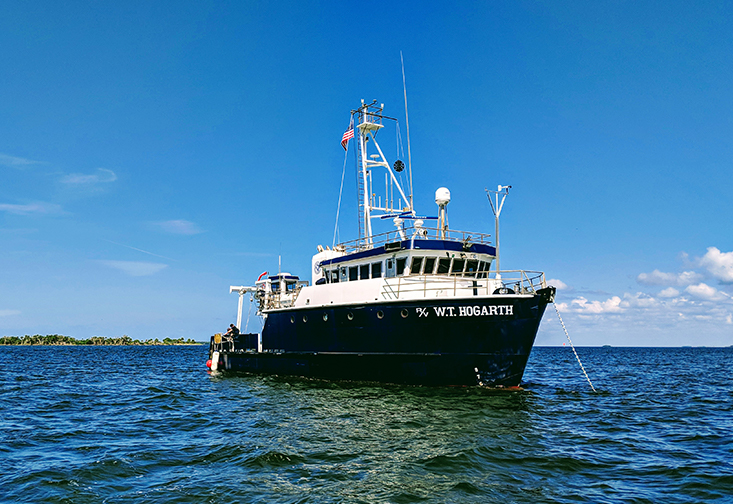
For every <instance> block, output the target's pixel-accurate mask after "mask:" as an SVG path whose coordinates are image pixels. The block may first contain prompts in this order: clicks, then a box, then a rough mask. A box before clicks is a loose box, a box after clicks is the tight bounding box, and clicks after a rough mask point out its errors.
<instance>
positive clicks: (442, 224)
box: [435, 187, 450, 240]
mask: <svg viewBox="0 0 733 504" xmlns="http://www.w3.org/2000/svg"><path fill="white" fill-rule="evenodd" d="M448 203H450V191H449V190H448V188H447V187H440V188H438V190H437V191H435V204H436V205H438V208H439V211H438V233H439V237H440V239H441V240H445V231H446V230H447V229H448V209H447V206H448Z"/></svg>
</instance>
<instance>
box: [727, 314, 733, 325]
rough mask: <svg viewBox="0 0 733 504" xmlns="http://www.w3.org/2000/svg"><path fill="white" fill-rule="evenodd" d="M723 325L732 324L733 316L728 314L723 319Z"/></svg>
mask: <svg viewBox="0 0 733 504" xmlns="http://www.w3.org/2000/svg"><path fill="white" fill-rule="evenodd" d="M725 323H726V324H733V315H731V314H730V313H729V314H728V316H727V317H725Z"/></svg>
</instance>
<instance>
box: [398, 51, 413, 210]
mask: <svg viewBox="0 0 733 504" xmlns="http://www.w3.org/2000/svg"><path fill="white" fill-rule="evenodd" d="M400 62H401V63H402V90H403V91H404V94H405V125H406V126H407V171H408V173H409V174H410V210H412V214H413V215H415V207H414V206H413V205H412V194H413V191H412V154H411V152H410V118H409V117H408V115H407V85H406V84H405V60H404V59H403V58H402V51H400ZM403 155H404V154H403ZM398 171H399V170H398Z"/></svg>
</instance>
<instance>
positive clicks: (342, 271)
mask: <svg viewBox="0 0 733 504" xmlns="http://www.w3.org/2000/svg"><path fill="white" fill-rule="evenodd" d="M340 272H341V281H342V282H345V281H346V280H348V277H347V276H346V266H341V268H340Z"/></svg>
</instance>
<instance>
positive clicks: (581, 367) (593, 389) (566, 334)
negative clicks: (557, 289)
mask: <svg viewBox="0 0 733 504" xmlns="http://www.w3.org/2000/svg"><path fill="white" fill-rule="evenodd" d="M552 306H554V307H555V313H557V318H558V319H560V325H562V330H563V331H565V336H567V338H568V341H569V342H570V348H572V349H573V353H574V354H575V358H576V359H578V364H580V369H582V370H583V374H584V375H585V379H586V380H588V385H590V388H591V390H592V391H593V392H595V391H596V388H595V387H594V386H593V383H591V381H590V378H589V377H588V373H586V372H585V368H584V367H583V363H582V362H580V357H578V352H576V351H575V346H574V345H573V341H572V340H571V339H570V335H569V334H568V330H567V328H566V327H565V322H563V321H562V317H561V316H560V310H558V309H557V304H555V303H552Z"/></svg>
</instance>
